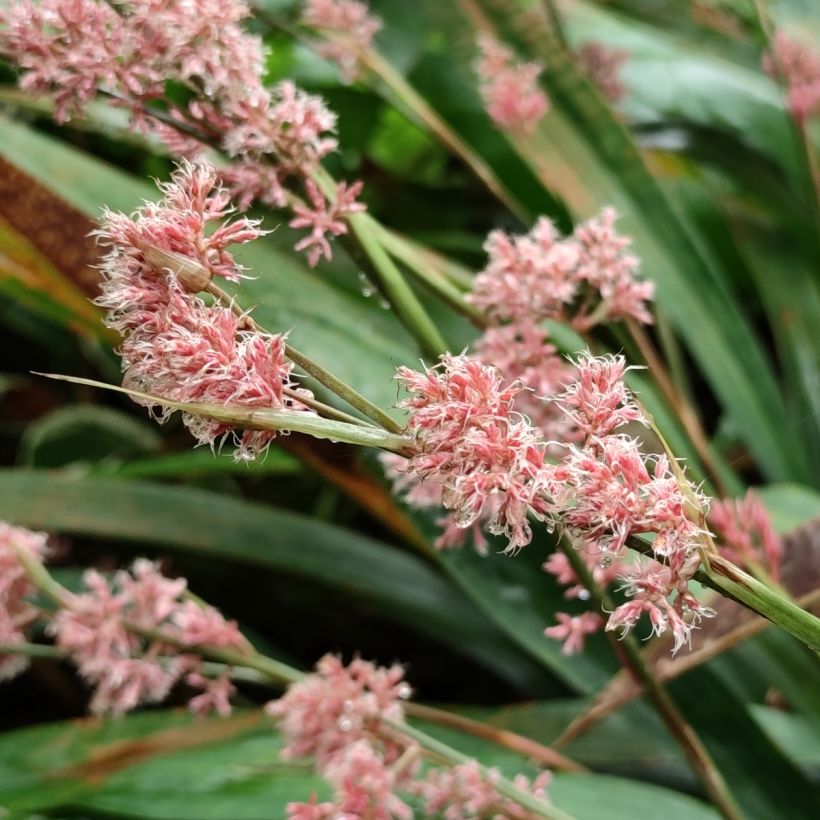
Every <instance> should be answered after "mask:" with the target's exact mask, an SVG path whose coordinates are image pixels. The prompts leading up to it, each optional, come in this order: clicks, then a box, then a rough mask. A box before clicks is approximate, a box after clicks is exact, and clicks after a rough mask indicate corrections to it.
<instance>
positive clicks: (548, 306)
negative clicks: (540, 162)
mask: <svg viewBox="0 0 820 820" xmlns="http://www.w3.org/2000/svg"><path fill="white" fill-rule="evenodd" d="M616 219H617V214H616V212H615V210H614V209H612V208H605V209H604V210H603V211H602V212H601V213H600V215H599V216H597V217H595V218H593V219H590V220H587V221H586V222H584V223H582V224H581V225H579V226H578V227H577V228H576V230H575V232H574V233H573V235H572V236H571V237H568V238H562V237H561V235H560V234H559V232H558V230H557V228H556V227H555V225H554V224H553V223H552V222H551V221H550V220H549V219H547V218H546V217H541V218H540V219H539V220H538V221H537V222H536V223H535V226H534V227H533V229H532V230H531V231H530V232H529V233H528V234H524V235H523V236H515V237H512V236H509V235H508V234H506V233H504V232H502V231H493V232H492V233H491V234H490V235H489V237H488V238H487V243H486V245H485V249H486V250H487V253H488V254H489V259H488V262H487V266H486V267H485V268H484V270H483V271H481V272H479V274H478V275H477V276H476V278H475V282H474V285H473V291H472V293H471V294H469V295H468V297H467V298H468V300H469V301H471V302H472V303H473V304H474V305H476V306H477V307H478V308H480V309H481V310H484V311H485V312H486V313H487V314H488V316H489V317H490V318H491V319H493V320H494V321H496V322H504V321H509V322H514V323H520V322H522V321H525V320H527V321H530V322H540V321H542V320H544V319H555V320H558V321H562V322H567V323H569V324H571V325H572V326H573V327H575V328H576V329H577V330H580V331H587V330H589V329H590V328H592V327H593V326H594V325H596V324H600V323H601V322H606V321H611V320H613V319H624V318H632V319H635V320H636V321H638V322H642V323H649V322H651V321H652V317H651V315H650V314H649V311H648V309H647V306H646V302H647V301H648V300H649V299H651V298H652V295H653V291H654V287H653V284H652V283H651V282H646V281H641V280H639V279H637V273H638V260H637V258H636V257H635V256H633V255H632V254H630V253H629V252H628V248H629V245H630V242H631V240H630V239H629V238H628V237H625V236H622V235H620V234H618V233H617V232H616V231H615V229H614V223H615V220H616Z"/></svg>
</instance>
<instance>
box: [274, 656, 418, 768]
mask: <svg viewBox="0 0 820 820" xmlns="http://www.w3.org/2000/svg"><path fill="white" fill-rule="evenodd" d="M410 694H411V689H410V686H409V685H408V684H407V682H406V681H405V680H404V670H403V669H402V667H401V666H398V665H394V666H391V667H389V668H385V667H379V666H375V665H374V664H372V663H370V662H369V661H364V660H362V659H361V658H356V659H354V660H353V661H351V662H350V663H349V664H348V665H345V664H343V663H342V661H341V659H340V658H338V657H337V656H335V655H325V656H324V657H323V658H321V659H320V660H319V661H318V662H317V664H316V671H315V673H314V674H312V675H308V676H307V677H305V678H304V679H303V680H301V681H298V682H297V683H294V684H292V685H291V686H290V687H289V689H288V691H287V692H286V693H285V695H284V696H283V697H281V698H280V699H279V700H275V701H272V702H271V703H269V704H268V706H267V711H268V713H269V714H270V715H272V716H273V717H274V718H276V719H277V720H278V723H279V728H280V730H281V732H282V734H283V735H284V737H285V740H286V741H287V746H286V747H285V751H284V755H285V757H287V758H295V757H309V756H313V757H315V758H316V761H317V763H318V765H319V766H320V767H322V768H324V767H325V766H326V765H327V764H328V763H329V762H331V761H332V760H334V758H336V757H337V756H338V755H341V754H344V753H345V751H346V749H347V748H348V747H349V746H350V744H352V743H354V742H356V741H357V740H369V741H371V742H376V739H377V735H378V732H379V729H380V720H381V719H382V718H387V719H389V720H392V721H402V720H403V719H404V708H403V706H402V701H403V700H405V699H407V698H408V697H409V696H410ZM380 750H381V753H382V756H383V757H384V759H385V760H387V761H388V762H392V761H393V760H395V759H396V758H397V757H398V754H399V747H398V746H397V745H396V744H394V743H392V742H391V741H388V740H385V741H381V746H380Z"/></svg>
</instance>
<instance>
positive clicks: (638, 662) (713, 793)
mask: <svg viewBox="0 0 820 820" xmlns="http://www.w3.org/2000/svg"><path fill="white" fill-rule="evenodd" d="M558 546H559V548H560V549H561V551H562V552H563V553H564V555H566V556H567V559H568V560H569V562H570V564H571V566H572V569H573V570H574V571H575V574H576V575H577V576H578V579H579V580H580V582H581V583H582V584H583V586H584V587H586V589H587V590H588V591H589V594H590V597H591V599H592V601H593V602H594V603H595V605H596V606H597V607H598V608H599V609H600V610H601V611H602V612H612V611H613V610H614V609H615V604H614V602H613V601H612V600H611V599H610V597H609V595H608V594H607V593H606V591H605V590H604V589H602V588H601V586H600V585H599V584H598V583H597V581H596V580H595V578H594V577H593V575H592V572H590V570H589V567H588V566H587V565H586V562H585V561H584V559H583V557H582V556H581V555H580V553H578V552H577V551H576V550H575V549H574V548H573V546H572V545H571V544H569V543H567V540H566V538H563V537H562V538H561V539H560V541H559V542H558ZM607 636H608V637H609V638H610V641H611V643H612V646H613V649H614V650H615V653H616V655H617V656H618V657H619V658H620V660H621V661H622V663H623V664H624V666H626V668H627V669H628V670H629V671H630V672H631V674H632V676H633V677H634V679H635V681H636V682H637V683H638V684H640V685H642V686H643V688H644V691H645V693H646V695H647V697H648V698H649V700H650V702H651V703H652V705H653V706H654V707H655V709H656V711H657V712H658V715H659V716H660V717H661V719H662V720H663V722H664V723H665V724H666V727H667V729H668V730H669V732H670V734H671V735H672V736H673V737H674V738H675V740H676V741H677V742H678V745H679V746H680V747H681V749H682V751H683V753H684V755H686V759H687V760H688V761H689V765H690V766H691V767H692V769H693V771H694V772H695V774H697V776H698V777H699V779H700V781H701V783H703V786H704V788H705V789H706V793H707V794H708V795H709V798H710V799H711V800H712V802H713V803H714V804H715V806H716V807H717V808H718V810H719V811H720V813H721V814H722V815H723V816H724V817H725V818H726V820H742V818H743V815H742V814H741V812H740V809H739V808H738V806H737V804H736V803H735V799H734V797H733V796H732V793H731V792H730V791H729V787H728V786H727V785H726V781H725V780H724V779H723V775H722V774H721V773H720V771H719V769H718V768H717V766H716V765H715V762H714V761H713V760H712V757H711V755H710V754H709V751H708V750H707V748H706V747H705V746H704V745H703V742H702V741H701V740H700V738H699V737H698V735H697V733H696V732H695V730H694V729H693V728H692V727H691V726H690V725H689V724H688V723H687V722H686V718H685V717H684V716H683V714H682V713H681V711H680V710H679V709H678V707H677V705H676V704H675V702H674V701H673V700H672V698H671V697H670V696H669V693H668V692H667V691H666V690H665V689H664V688H663V686H662V685H661V683H660V681H658V679H657V678H656V677H655V675H654V673H653V672H652V669H651V668H650V667H649V665H648V664H647V663H646V661H645V660H644V658H643V655H642V654H641V651H640V649H639V647H638V644H637V643H636V641H635V639H634V638H633V637H632V635H624V636H623V637H622V638H621V639H620V641H619V640H618V639H616V638H615V636H614V635H612V633H611V632H608V633H607Z"/></svg>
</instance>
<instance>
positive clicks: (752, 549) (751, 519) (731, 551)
mask: <svg viewBox="0 0 820 820" xmlns="http://www.w3.org/2000/svg"><path fill="white" fill-rule="evenodd" d="M709 526H710V527H711V528H712V530H713V531H714V533H715V535H716V536H717V538H718V548H719V549H720V551H721V553H722V554H723V555H725V556H726V558H728V559H729V560H730V561H733V562H734V563H735V564H737V565H738V566H741V567H748V566H750V565H752V566H753V565H755V564H762V565H763V566H764V567H765V568H766V570H767V572H768V573H769V574H770V575H771V577H772V578H773V579H774V580H775V581H779V580H780V564H781V561H782V559H783V545H782V543H781V541H780V538H779V537H778V536H777V533H776V532H775V531H774V527H773V526H772V520H771V518H770V517H769V514H768V512H766V508H765V507H764V506H763V504H762V502H761V501H760V498H759V497H758V496H757V495H756V494H755V493H754V491H752V490H749V491H748V492H747V493H746V495H745V496H744V497H743V498H742V499H729V498H727V499H724V500H722V501H716V502H714V503H713V504H712V505H711V507H710V509H709Z"/></svg>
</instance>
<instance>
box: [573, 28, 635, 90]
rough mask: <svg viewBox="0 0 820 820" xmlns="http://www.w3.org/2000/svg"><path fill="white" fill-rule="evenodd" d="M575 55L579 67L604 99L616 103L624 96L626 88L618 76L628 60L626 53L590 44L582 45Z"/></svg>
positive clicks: (601, 45)
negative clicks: (579, 63) (578, 61)
mask: <svg viewBox="0 0 820 820" xmlns="http://www.w3.org/2000/svg"><path fill="white" fill-rule="evenodd" d="M577 53H578V59H579V60H580V62H581V67H582V68H583V69H584V71H585V72H586V74H587V76H588V77H589V79H590V80H591V81H592V82H593V83H594V84H595V85H596V86H597V87H598V90H599V91H600V92H601V94H603V96H604V98H605V99H607V100H609V102H611V103H616V102H619V101H620V100H622V99H623V98H624V97H625V96H626V87H625V86H624V84H623V82H622V81H621V78H620V76H619V75H620V71H621V69H622V68H623V65H624V63H625V62H626V61H627V60H628V59H629V52H628V51H626V50H624V49H622V48H610V47H609V46H606V45H604V44H603V43H596V42H590V43H584V44H583V45H582V46H581V47H580V48H579V49H578V52H577Z"/></svg>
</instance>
